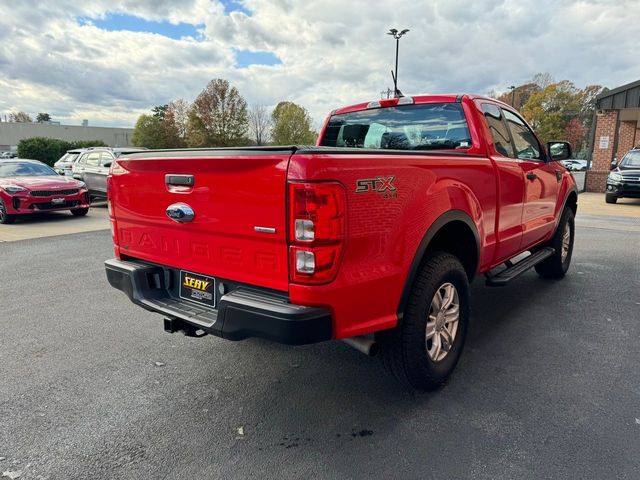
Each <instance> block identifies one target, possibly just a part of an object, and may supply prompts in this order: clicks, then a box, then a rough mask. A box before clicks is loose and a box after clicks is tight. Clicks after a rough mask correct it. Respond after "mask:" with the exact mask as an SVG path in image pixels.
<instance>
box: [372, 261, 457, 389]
mask: <svg viewBox="0 0 640 480" xmlns="http://www.w3.org/2000/svg"><path fill="white" fill-rule="evenodd" d="M445 284H452V285H453V286H454V287H455V290H456V291H457V295H458V301H459V317H458V327H457V332H456V334H455V336H454V338H453V342H452V343H451V346H450V349H449V350H448V353H446V354H445V355H446V356H445V357H444V358H443V359H441V360H439V361H437V362H436V361H434V360H432V358H431V357H430V356H429V353H428V351H427V349H428V348H429V343H430V341H429V340H427V338H426V328H427V318H428V316H429V314H430V312H431V307H432V301H433V299H434V297H435V295H436V293H438V291H439V290H441V288H442V287H443V286H444V285H445ZM468 325H469V280H468V278H467V274H466V272H465V269H464V267H463V266H462V263H461V262H460V260H458V258H457V257H455V256H453V255H451V254H448V253H444V252H436V253H433V254H431V255H430V256H429V257H428V258H427V260H426V261H425V262H424V263H423V265H422V266H421V268H420V271H419V272H418V274H417V276H416V279H415V281H414V283H413V286H412V287H411V293H410V295H409V299H408V301H407V306H406V308H405V311H404V316H403V318H402V321H401V322H400V323H399V324H398V326H397V327H396V328H393V329H391V330H386V331H383V332H379V333H378V334H377V335H376V338H377V340H378V342H379V343H380V357H381V358H382V363H383V365H384V367H385V368H386V369H387V370H388V371H389V372H391V373H392V374H393V375H394V376H395V377H396V378H397V379H398V380H399V381H400V382H401V383H402V384H403V385H404V386H407V387H410V388H412V389H415V390H434V389H436V388H438V387H440V386H441V385H442V384H443V383H444V382H445V381H446V380H447V378H448V377H449V375H451V372H453V369H454V368H455V366H456V364H457V363H458V360H459V359H460V354H461V353H462V347H463V345H464V341H465V337H466V334H467V327H468ZM431 342H433V340H431Z"/></svg>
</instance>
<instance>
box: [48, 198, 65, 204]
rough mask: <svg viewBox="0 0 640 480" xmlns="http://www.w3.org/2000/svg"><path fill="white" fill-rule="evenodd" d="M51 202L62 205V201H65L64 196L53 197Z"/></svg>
mask: <svg viewBox="0 0 640 480" xmlns="http://www.w3.org/2000/svg"><path fill="white" fill-rule="evenodd" d="M51 203H52V204H54V205H60V204H61V203H64V198H52V199H51Z"/></svg>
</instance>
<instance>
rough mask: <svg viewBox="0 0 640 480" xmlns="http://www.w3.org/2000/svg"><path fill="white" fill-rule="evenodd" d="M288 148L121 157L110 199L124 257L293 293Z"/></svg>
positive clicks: (158, 153) (121, 253) (117, 165)
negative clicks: (290, 285)
mask: <svg viewBox="0 0 640 480" xmlns="http://www.w3.org/2000/svg"><path fill="white" fill-rule="evenodd" d="M292 152H293V150H292V149H290V148H287V147H279V148H278V149H274V148H256V149H237V150H222V149H212V150H197V151H184V150H182V151H149V152H144V153H136V154H132V155H127V156H123V157H121V158H119V159H118V160H117V162H116V163H115V164H114V165H113V167H112V172H111V176H110V180H109V198H110V202H111V206H112V207H113V210H112V217H113V218H114V219H115V225H116V231H117V233H116V241H117V242H118V245H117V247H116V248H118V249H119V252H120V255H122V256H126V257H133V258H137V259H142V260H146V261H149V262H153V263H158V264H162V265H167V266H171V267H174V268H177V269H181V270H185V271H189V272H194V273H199V274H204V275H208V276H212V277H215V278H224V279H229V280H234V281H237V282H245V283H249V284H252V285H256V286H262V287H266V288H272V289H276V290H282V291H286V290H287V287H288V265H287V240H286V181H287V166H288V163H289V158H290V157H291V155H292Z"/></svg>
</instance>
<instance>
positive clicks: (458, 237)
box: [398, 210, 480, 320]
mask: <svg viewBox="0 0 640 480" xmlns="http://www.w3.org/2000/svg"><path fill="white" fill-rule="evenodd" d="M469 247H471V248H469ZM433 251H444V252H448V253H451V254H453V255H455V256H456V257H458V258H459V259H460V261H461V262H462V265H463V266H464V269H465V271H466V273H467V277H468V278H469V281H471V280H472V279H473V277H474V276H475V275H476V273H477V271H478V267H479V263H480V236H479V234H478V229H477V227H476V225H475V223H474V222H473V220H472V219H471V217H470V216H469V215H468V214H467V213H466V212H464V211H462V210H450V211H448V212H445V213H443V214H442V215H440V216H439V217H438V218H437V219H436V220H435V221H434V222H433V223H432V224H431V226H430V227H429V229H428V230H427V232H426V233H425V235H424V237H423V238H422V240H421V242H420V245H419V246H418V249H417V251H416V253H415V255H414V258H413V261H412V262H411V266H410V268H409V272H408V274H407V278H406V280H405V284H404V288H403V290H402V296H401V297H400V304H399V305H398V319H399V320H402V316H403V314H404V310H405V307H406V304H407V301H408V299H409V294H410V293H411V287H412V285H413V282H414V280H415V278H416V275H417V274H418V270H419V269H420V266H421V265H422V263H423V262H424V261H425V259H426V258H427V257H428V255H429V253H430V252H433Z"/></svg>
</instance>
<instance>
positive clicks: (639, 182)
mask: <svg viewBox="0 0 640 480" xmlns="http://www.w3.org/2000/svg"><path fill="white" fill-rule="evenodd" d="M612 167H613V170H611V173H609V178H607V191H606V193H605V200H606V202H607V203H616V202H617V201H618V199H619V198H623V197H627V198H640V149H634V150H629V151H628V152H627V154H626V155H625V156H624V157H622V160H620V163H617V164H616V163H614V164H613V165H612Z"/></svg>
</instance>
